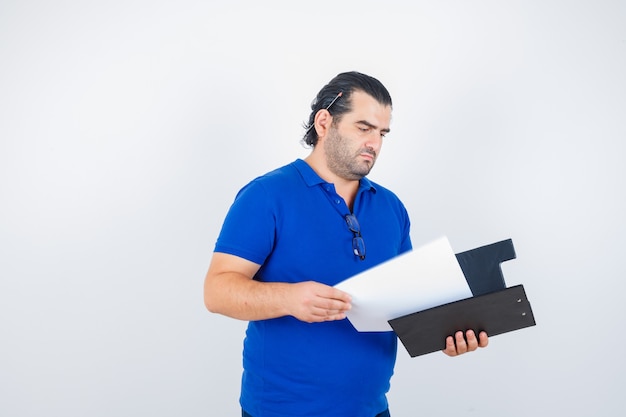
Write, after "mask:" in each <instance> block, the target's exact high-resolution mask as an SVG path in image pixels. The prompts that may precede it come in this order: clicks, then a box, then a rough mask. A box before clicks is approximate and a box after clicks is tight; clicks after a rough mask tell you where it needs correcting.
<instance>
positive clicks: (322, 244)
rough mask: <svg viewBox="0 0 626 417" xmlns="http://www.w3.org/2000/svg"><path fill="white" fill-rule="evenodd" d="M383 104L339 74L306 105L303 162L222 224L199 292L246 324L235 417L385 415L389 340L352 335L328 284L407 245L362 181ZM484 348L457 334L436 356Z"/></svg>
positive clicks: (240, 202) (361, 83)
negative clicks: (307, 149) (239, 409)
mask: <svg viewBox="0 0 626 417" xmlns="http://www.w3.org/2000/svg"><path fill="white" fill-rule="evenodd" d="M391 106H392V102H391V97H390V95H389V93H388V91H387V89H386V88H385V87H384V86H383V85H382V84H381V83H380V82H379V81H378V80H377V79H375V78H373V77H370V76H367V75H365V74H361V73H358V72H348V73H342V74H339V75H337V76H336V77H335V78H333V79H332V80H331V81H330V82H329V83H328V84H327V85H326V86H324V87H323V88H322V89H321V90H320V92H319V93H318V95H317V97H316V100H315V101H314V102H313V104H312V105H311V109H312V112H311V116H310V118H309V126H308V130H307V132H306V134H305V142H306V143H307V144H308V145H310V146H312V147H313V149H312V151H311V153H310V154H309V156H308V157H307V158H306V159H305V160H301V159H298V160H296V161H295V162H292V163H291V164H289V165H286V166H284V167H281V168H278V169H276V170H274V171H272V172H270V173H267V174H265V175H263V176H261V177H259V178H256V179H255V180H253V181H252V182H250V183H249V184H248V185H246V186H245V187H244V188H243V189H241V190H240V192H239V193H238V195H237V197H236V199H235V201H234V203H233V205H232V206H231V208H230V210H229V212H228V215H227V216H226V219H225V221H224V224H223V227H222V231H221V233H220V235H219V238H218V240H217V244H216V247H215V252H214V254H213V258H212V260H211V265H210V267H209V271H208V273H207V276H206V280H205V294H204V295H205V304H206V306H207V308H208V309H209V310H210V311H212V312H215V313H220V314H224V315H226V316H229V317H233V318H237V319H241V320H248V321H249V325H248V329H247V332H246V338H245V341H244V352H243V366H244V373H243V378H242V390H241V397H240V403H241V406H242V413H243V416H251V417H294V416H309V417H383V416H389V410H388V404H387V399H386V393H387V391H388V390H389V386H390V383H389V382H390V378H391V375H392V373H393V367H394V364H395V359H396V351H397V338H396V336H395V334H394V333H393V332H369V333H366V332H364V333H360V332H357V331H356V330H355V329H354V327H352V325H351V324H350V322H349V321H348V320H345V313H346V311H347V310H349V309H350V307H351V304H350V303H351V299H350V295H349V294H346V293H344V292H342V291H340V290H338V289H336V288H333V285H335V284H337V283H339V282H341V281H343V280H345V279H346V278H348V277H351V276H353V275H355V274H357V273H359V272H362V271H364V270H365V269H368V268H371V267H373V266H375V265H377V264H379V263H381V262H384V261H386V260H388V259H390V258H393V257H394V256H397V255H399V254H401V253H403V252H406V251H408V250H410V249H411V240H410V237H409V227H410V222H409V217H408V214H407V211H406V209H405V207H404V205H403V204H402V202H401V201H400V200H399V199H398V198H397V197H396V195H395V194H393V193H392V192H391V191H389V190H387V189H386V188H384V187H382V186H380V185H378V184H375V183H374V182H372V181H370V180H368V179H367V177H366V175H367V174H368V173H369V172H370V170H371V169H372V167H373V166H374V163H375V162H376V159H377V158H378V156H379V155H380V151H381V147H382V143H383V138H384V136H385V135H386V134H387V133H388V132H389V125H390V121H391ZM487 343H488V339H487V335H486V334H484V333H481V334H480V337H479V338H478V339H477V338H476V336H475V335H474V333H473V332H472V331H467V332H466V333H465V334H464V333H463V332H461V331H459V332H457V333H456V334H455V336H454V337H452V336H450V337H448V339H447V341H446V346H447V347H446V349H445V350H444V353H446V354H447V355H450V356H455V355H458V354H462V353H465V352H468V351H472V350H475V349H476V348H477V347H478V346H481V347H483V346H486V345H487Z"/></svg>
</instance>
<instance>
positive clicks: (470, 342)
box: [465, 330, 478, 352]
mask: <svg viewBox="0 0 626 417" xmlns="http://www.w3.org/2000/svg"><path fill="white" fill-rule="evenodd" d="M465 338H466V340H467V351H468V352H473V351H475V350H476V349H478V339H476V333H474V331H473V330H468V331H466V332H465Z"/></svg>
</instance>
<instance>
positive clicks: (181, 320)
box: [0, 0, 626, 417]
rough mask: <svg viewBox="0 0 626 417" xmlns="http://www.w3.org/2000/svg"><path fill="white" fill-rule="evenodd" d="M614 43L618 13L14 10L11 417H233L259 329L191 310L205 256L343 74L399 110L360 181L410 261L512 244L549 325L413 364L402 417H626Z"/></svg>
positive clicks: (2, 17)
mask: <svg viewBox="0 0 626 417" xmlns="http://www.w3.org/2000/svg"><path fill="white" fill-rule="evenodd" d="M625 21H626V3H625V2H624V1H565V0H563V1H559V0H544V1H534V0H530V1H495V0H494V1H437V2H435V1H414V2H406V1H397V2H396V1H388V2H381V1H378V0H377V1H373V0H372V1H370V0H358V1H357V0H350V1H338V0H334V1H326V0H322V1H315V2H308V3H302V2H288V1H272V0H268V1H265V2H255V1H232V2H225V1H224V2H216V1H194V0H179V1H171V2H168V1H159V0H157V1H139V0H125V1H116V0H110V1H107V2H104V1H102V2H94V1H71V0H67V1H57V2H47V1H28V0H21V1H10V0H5V1H3V2H2V3H0V415H2V416H11V417H24V416H40V415H50V416H55V415H63V416H68V417H70V416H91V417H98V416H107V417H108V416H137V415H146V416H148V415H149V416H173V415H184V416H227V415H232V416H236V415H238V413H239V407H238V404H237V397H238V389H239V377H240V368H241V366H240V355H241V340H242V336H243V330H244V326H245V323H242V322H238V321H235V320H231V319H227V318H224V317H220V316H216V315H210V314H209V313H208V312H206V311H205V310H204V306H203V303H202V283H203V279H204V274H205V272H206V268H207V266H208V263H209V259H210V256H211V252H212V249H213V245H214V242H215V238H216V236H217V233H218V231H219V228H220V226H221V222H222V219H223V216H224V214H225V212H226V210H227V208H228V206H229V205H230V203H231V201H232V199H233V197H234V195H235V193H236V191H237V190H238V189H239V188H240V187H241V186H242V185H243V184H245V183H246V182H247V181H248V180H250V179H251V178H252V177H254V176H256V175H259V174H262V173H264V172H266V171H268V170H270V169H272V168H274V167H277V166H279V165H282V164H285V163H288V162H290V161H292V160H294V159H295V158H298V157H304V156H306V155H307V154H308V150H306V149H304V148H303V147H302V146H301V145H300V143H299V139H300V136H301V134H302V129H301V123H302V122H303V121H304V120H306V118H307V117H308V113H309V104H310V101H311V100H312V99H313V97H314V96H315V94H316V93H317V91H318V90H319V88H321V87H322V85H324V84H325V83H326V82H327V81H329V80H330V79H331V78H332V77H333V76H335V75H336V74H337V73H339V72H342V71H346V70H353V69H354V70H359V71H362V72H365V73H368V74H371V75H374V76H375V77H377V78H379V79H380V80H381V81H382V82H383V83H384V84H385V85H386V86H387V87H388V88H389V90H390V91H391V93H392V96H393V98H394V115H393V123H392V133H391V134H390V135H389V137H388V139H386V143H385V146H384V148H383V154H382V156H381V159H380V160H379V163H378V164H377V167H376V169H375V171H374V172H373V173H372V176H371V178H372V179H374V180H376V181H378V182H380V183H382V184H384V185H386V186H388V187H389V188H391V189H393V190H395V191H396V193H397V194H398V195H399V196H400V197H401V198H402V199H403V200H404V201H405V203H406V205H407V207H408V210H409V213H410V215H411V217H412V220H413V230H412V237H413V241H414V245H415V246H418V245H420V244H423V243H426V242H428V241H430V240H432V239H434V238H436V237H438V236H441V235H447V236H448V238H449V239H450V241H451V243H452V245H453V247H454V249H455V251H457V252H460V251H463V250H467V249H471V248H474V247H477V246H481V245H484V244H488V243H492V242H495V241H498V240H502V239H507V238H512V239H513V242H514V244H515V247H516V250H517V255H518V258H517V259H516V260H513V261H509V262H506V263H505V264H503V269H504V272H505V278H506V280H507V284H508V285H515V284H519V283H522V284H524V286H525V288H526V291H527V293H528V295H529V297H530V300H531V303H532V306H533V310H534V312H535V315H536V319H537V323H538V325H537V326H536V327H533V328H529V329H525V330H522V331H519V332H514V333H510V334H506V335H500V336H496V337H494V338H492V340H491V345H490V347H489V348H488V349H486V350H483V351H480V352H479V353H475V354H472V355H467V356H465V357H461V358H456V359H450V358H447V357H445V356H444V355H443V354H432V355H428V356H424V357H419V358H414V359H411V358H409V356H408V354H407V353H406V351H404V350H403V348H402V347H401V348H400V351H399V360H398V365H397V368H396V376H395V377H394V379H393V381H392V383H393V385H392V391H391V393H390V401H391V410H392V413H393V415H394V417H409V416H420V415H429V416H450V415H481V416H494V417H495V416H502V415H505V416H512V417H515V416H527V415H550V414H555V415H569V416H581V417H582V416H589V415H598V416H622V415H624V414H625V412H626V406H625V405H624V401H623V389H624V386H625V384H626V377H625V376H624V375H625V371H626V366H625V360H624V356H623V348H624V345H625V344H626V337H625V336H624V326H623V317H624V312H625V308H624V302H623V299H624V294H625V293H626V284H625V281H626V268H625V266H624V259H623V251H624V248H625V243H626V242H625V239H624V235H625V233H626V222H625V221H624V212H625V211H626V202H625V191H624V190H625V186H626V169H625V167H624V159H625V156H626V152H625V151H626V144H625V143H626V141H625V140H626V76H625V75H624V74H626V24H625V23H624V22H625ZM355 383H358V381H355Z"/></svg>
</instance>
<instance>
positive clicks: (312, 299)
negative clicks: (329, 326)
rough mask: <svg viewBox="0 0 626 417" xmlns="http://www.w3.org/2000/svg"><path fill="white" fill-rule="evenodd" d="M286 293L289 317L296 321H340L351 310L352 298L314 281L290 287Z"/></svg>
mask: <svg viewBox="0 0 626 417" xmlns="http://www.w3.org/2000/svg"><path fill="white" fill-rule="evenodd" d="M290 287H291V288H290V290H289V291H288V294H289V297H288V298H289V300H287V303H289V307H288V308H289V311H290V315H292V316H294V317H295V318H297V319H298V320H301V321H304V322H307V323H315V322H322V321H332V320H342V319H344V318H346V311H348V310H350V308H352V305H351V300H352V298H351V297H350V295H349V294H348V293H346V292H343V291H341V290H338V289H337V288H334V287H331V286H328V285H326V284H321V283H319V282H315V281H306V282H299V283H296V284H291V285H290Z"/></svg>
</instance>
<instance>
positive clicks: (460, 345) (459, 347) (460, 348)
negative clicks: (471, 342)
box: [454, 332, 467, 355]
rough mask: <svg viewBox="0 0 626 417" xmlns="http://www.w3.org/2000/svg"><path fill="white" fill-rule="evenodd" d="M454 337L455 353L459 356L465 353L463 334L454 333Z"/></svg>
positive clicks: (465, 346)
mask: <svg viewBox="0 0 626 417" xmlns="http://www.w3.org/2000/svg"><path fill="white" fill-rule="evenodd" d="M454 336H455V341H456V353H457V354H459V355H460V354H462V353H465V352H467V342H465V336H464V335H463V332H456V333H455V335H454Z"/></svg>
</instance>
